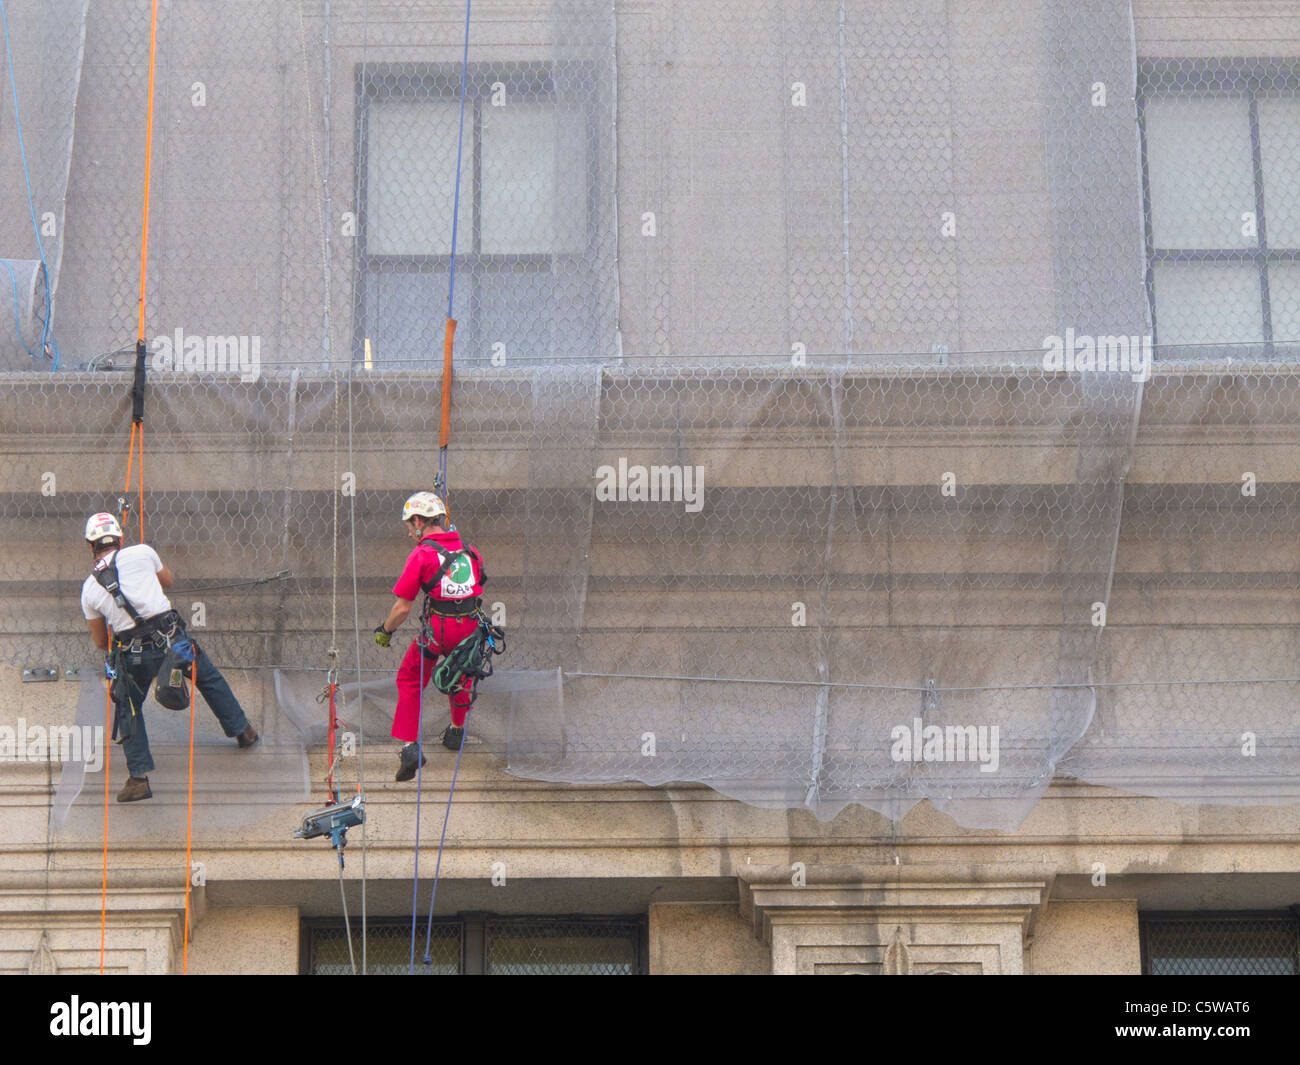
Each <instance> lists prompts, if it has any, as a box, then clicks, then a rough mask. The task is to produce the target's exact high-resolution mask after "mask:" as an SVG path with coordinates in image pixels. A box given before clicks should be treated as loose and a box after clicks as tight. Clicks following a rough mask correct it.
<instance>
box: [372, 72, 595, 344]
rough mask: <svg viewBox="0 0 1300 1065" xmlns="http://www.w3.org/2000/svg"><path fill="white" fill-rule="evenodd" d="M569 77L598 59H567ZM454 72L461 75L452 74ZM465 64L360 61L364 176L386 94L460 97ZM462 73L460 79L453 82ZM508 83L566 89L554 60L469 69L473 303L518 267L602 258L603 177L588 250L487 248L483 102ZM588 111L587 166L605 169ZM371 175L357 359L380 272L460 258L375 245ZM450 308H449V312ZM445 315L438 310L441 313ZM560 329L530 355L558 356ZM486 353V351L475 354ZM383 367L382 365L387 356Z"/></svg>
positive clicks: (544, 94) (553, 95)
mask: <svg viewBox="0 0 1300 1065" xmlns="http://www.w3.org/2000/svg"><path fill="white" fill-rule="evenodd" d="M565 70H566V74H565V77H566V78H569V77H572V76H574V75H575V74H580V75H586V76H590V77H593V78H594V77H597V76H598V67H597V65H596V64H595V63H594V62H566V63H565ZM453 74H454V79H453V77H452V75H453ZM460 76H461V65H460V64H459V63H422V62H421V63H377V64H357V67H356V73H355V103H354V116H355V128H354V144H355V158H354V160H353V163H354V166H355V167H356V170H355V173H356V174H357V175H358V176H360V175H363V174H366V173H368V168H369V164H370V116H371V113H372V112H371V107H372V106H373V105H374V104H375V103H378V102H382V101H385V100H395V101H406V102H417V103H418V102H420V101H422V100H429V101H432V100H439V101H446V100H456V101H459V99H460ZM453 80H454V85H453V84H452V82H453ZM498 82H499V83H501V84H503V85H504V86H505V90H506V93H507V94H508V97H509V96H510V95H513V94H515V93H522V94H523V96H522V99H524V100H527V101H530V102H545V101H556V100H557V99H558V94H557V92H556V87H555V74H554V64H552V63H550V62H525V61H518V62H506V61H494V60H487V61H484V62H480V63H471V64H470V65H469V67H468V71H467V74H466V89H465V130H464V133H465V139H466V147H467V148H468V153H467V155H466V156H465V157H463V158H462V161H461V178H460V192H461V195H462V196H464V195H466V192H467V191H468V194H469V195H470V196H471V197H472V201H473V202H472V204H471V226H470V229H471V232H470V234H469V241H468V246H467V244H466V240H465V237H466V234H464V233H463V232H461V233H458V234H457V249H456V256H455V261H456V273H457V275H458V279H459V280H461V281H462V283H467V284H469V285H470V286H471V293H472V294H471V296H470V298H469V301H468V304H467V305H468V306H475V307H476V306H481V299H482V297H481V295H480V289H481V286H483V285H484V284H485V283H486V282H485V279H490V278H491V277H492V276H493V275H494V274H497V273H500V272H503V271H506V270H511V271H520V270H522V271H524V272H529V273H548V274H549V273H551V272H552V271H553V270H554V268H555V264H556V263H557V262H562V263H571V264H577V263H582V262H584V261H586V262H591V261H593V260H594V258H595V255H596V252H597V246H598V241H599V225H598V219H599V213H598V212H599V206H600V189H599V188H598V184H599V183H598V182H597V181H590V180H589V181H588V182H587V188H586V197H587V203H586V233H585V234H584V237H585V239H584V242H583V247H582V249H581V250H580V251H562V252H557V251H551V252H530V253H506V252H496V253H490V254H484V253H483V252H482V251H481V247H482V206H483V205H482V163H483V159H482V130H483V109H484V107H485V106H491V103H490V97H491V94H492V87H493V85H494V84H496V83H498ZM583 117H584V120H585V125H586V135H587V141H586V144H587V158H586V160H585V161H584V167H583V172H584V173H585V174H588V175H590V174H593V173H595V172H598V169H599V167H598V163H599V160H600V158H601V145H602V131H601V127H600V123H599V121H598V116H597V109H595V108H587V109H584V113H583ZM369 195H370V190H369V181H367V180H358V181H357V203H356V212H357V235H356V272H355V277H354V279H353V284H354V286H355V287H354V298H353V301H352V304H353V323H352V361H353V363H354V365H355V364H361V363H362V362H363V361H364V359H365V341H366V335H365V333H366V325H365V323H366V320H367V291H366V289H367V282H368V280H369V279H370V277H371V276H372V274H376V275H377V274H382V273H387V274H390V275H391V274H420V273H423V272H427V271H429V270H430V269H432V270H433V271H434V272H443V273H446V272H447V271H448V270H449V269H450V267H451V262H452V256H451V254H450V253H448V254H431V255H400V254H387V253H371V252H370V250H369V247H368V233H369V225H368V213H367V212H368V203H367V201H368V198H369ZM444 316H445V315H444ZM434 321H435V322H436V321H437V317H435V318H434ZM554 349H555V344H554V337H552V350H550V351H546V352H539V353H530V354H528V355H526V356H524V357H526V358H530V359H542V360H548V359H553V358H555V355H556V352H555V350H554ZM470 357H471V358H479V357H480V356H470ZM428 358H429V363H430V365H433V364H434V363H438V364H440V363H441V358H442V356H441V346H440V345H439V347H438V351H437V353H436V356H435V353H434V352H433V351H431V352H430V353H429V356H428ZM421 361H423V360H420V359H409V358H405V357H403V358H401V359H400V363H401V364H404V365H409V364H410V363H412V362H421ZM375 368H377V369H382V368H385V367H384V363H383V361H382V359H381V361H380V362H378V363H376V366H375Z"/></svg>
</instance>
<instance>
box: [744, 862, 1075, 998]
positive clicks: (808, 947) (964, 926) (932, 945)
mask: <svg viewBox="0 0 1300 1065" xmlns="http://www.w3.org/2000/svg"><path fill="white" fill-rule="evenodd" d="M1054 877H1055V870H1054V868H1051V867H1048V866H1044V865H1037V864H1028V863H1025V864H1021V863H1016V864H998V865H984V866H969V865H938V864H936V865H904V866H874V867H870V866H868V867H862V866H858V867H853V866H821V867H818V866H810V867H808V869H807V871H806V873H805V874H804V878H805V883H804V886H802V887H797V886H795V885H794V884H793V883H792V882H791V877H790V872H789V870H788V869H786V868H778V869H746V870H745V872H744V873H742V874H741V877H740V911H741V915H742V916H743V917H745V918H747V919H748V920H749V921H750V922H751V923H752V925H753V928H754V933H755V935H756V936H758V937H759V938H760V939H762V940H763V941H764V942H765V943H767V944H768V945H769V946H770V947H771V950H772V972H773V973H774V974H808V975H832V974H870V975H898V976H905V975H925V974H936V975H938V974H946V975H957V974H999V973H1005V974H1017V973H1022V972H1024V950H1025V947H1026V946H1028V945H1029V943H1030V941H1031V939H1032V937H1033V930H1034V925H1035V922H1036V921H1037V919H1038V915H1039V913H1040V912H1041V911H1042V909H1043V907H1044V906H1045V905H1046V904H1047V899H1048V897H1049V895H1050V893H1051V886H1052V881H1053V879H1054Z"/></svg>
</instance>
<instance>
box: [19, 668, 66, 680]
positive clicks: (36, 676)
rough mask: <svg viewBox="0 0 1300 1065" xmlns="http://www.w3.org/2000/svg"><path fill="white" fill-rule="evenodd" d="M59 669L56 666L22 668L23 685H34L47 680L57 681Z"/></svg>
mask: <svg viewBox="0 0 1300 1065" xmlns="http://www.w3.org/2000/svg"><path fill="white" fill-rule="evenodd" d="M58 679H59V669H58V667H57V666H24V667H23V683H24V684H36V683H42V682H44V681H47V680H58Z"/></svg>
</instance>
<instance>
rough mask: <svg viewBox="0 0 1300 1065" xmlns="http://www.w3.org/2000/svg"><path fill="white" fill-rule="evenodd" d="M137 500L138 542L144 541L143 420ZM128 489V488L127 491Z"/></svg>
mask: <svg viewBox="0 0 1300 1065" xmlns="http://www.w3.org/2000/svg"><path fill="white" fill-rule="evenodd" d="M138 483H139V490H140V492H139V496H138V499H139V502H138V503H137V504H136V510H138V511H139V512H140V542H141V543H144V422H141V423H140V467H139V482H138ZM129 490H130V489H129V488H128V491H129Z"/></svg>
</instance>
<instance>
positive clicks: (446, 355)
mask: <svg viewBox="0 0 1300 1065" xmlns="http://www.w3.org/2000/svg"><path fill="white" fill-rule="evenodd" d="M472 2H473V0H465V46H464V51H463V54H462V57H461V65H460V127H459V129H458V131H457V134H456V191H455V195H454V196H453V197H452V208H451V266H450V270H449V276H448V281H447V328H446V333H445V335H444V337H443V342H442V417H441V420H440V423H439V431H438V478H437V480H436V481H435V483H434V487H435V489H436V490H437V491H438V493H439V495H441V496H442V499H443V504H444V506H446V500H447V496H448V494H449V492H448V489H447V445H448V444H449V443H450V442H451V381H452V346H453V343H454V340H455V336H456V319H455V318H453V317H452V307H453V304H454V300H455V295H456V237H457V230H458V223H459V220H460V173H461V160H462V158H463V152H464V144H465V97H466V86H467V84H468V81H469V26H470V8H471V5H472ZM447 516H448V521H449V525H450V516H451V515H450V511H448V515H447ZM450 527H451V528H455V526H454V525H451V526H450ZM419 638H420V637H419V636H417V637H416V640H417V641H418V640H419ZM419 658H420V666H419V674H418V679H419V682H420V707H419V712H418V714H417V716H416V732H415V735H416V742H417V743H420V741H422V740H423V739H424V685H425V679H424V670H425V668H426V666H428V668H430V669H431V668H432V665H431V663H429V662H428V661H427V659H426V658H425V656H424V655H423V654H421V655H420V656H419ZM468 728H469V712H468V711H467V712H466V714H465V724H464V725H463V726H462V729H461V736H460V750H459V751H457V752H456V768H455V770H453V772H452V776H451V786H450V787H449V788H448V790H447V809H446V811H445V813H444V814H443V818H442V836H441V837H440V838H439V840H438V861H437V864H436V865H435V866H434V871H433V891H432V894H431V896H430V899H429V920H428V922H427V923H426V926H425V937H424V958H423V960H424V965H425V970H426V972H427V971H428V967H429V966H430V965H431V964H432V959H431V958H430V956H429V945H430V936H431V934H432V922H433V903H434V900H435V899H436V898H437V897H438V874H439V873H440V872H441V870H442V852H443V848H444V846H445V845H446V842H447V822H448V820H449V819H450V817H451V801H452V797H453V796H454V795H455V793H456V777H457V775H458V774H459V773H460V756H461V753H462V752H463V751H464V750H465V730H466V729H468ZM423 761H424V759H423V757H421V758H420V759H419V761H417V762H416V769H415V871H414V875H413V877H412V882H411V957H410V972H412V973H414V972H415V921H416V915H417V913H418V912H419V911H418V902H419V890H420V806H421V798H422V791H423V773H422V769H423Z"/></svg>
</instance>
